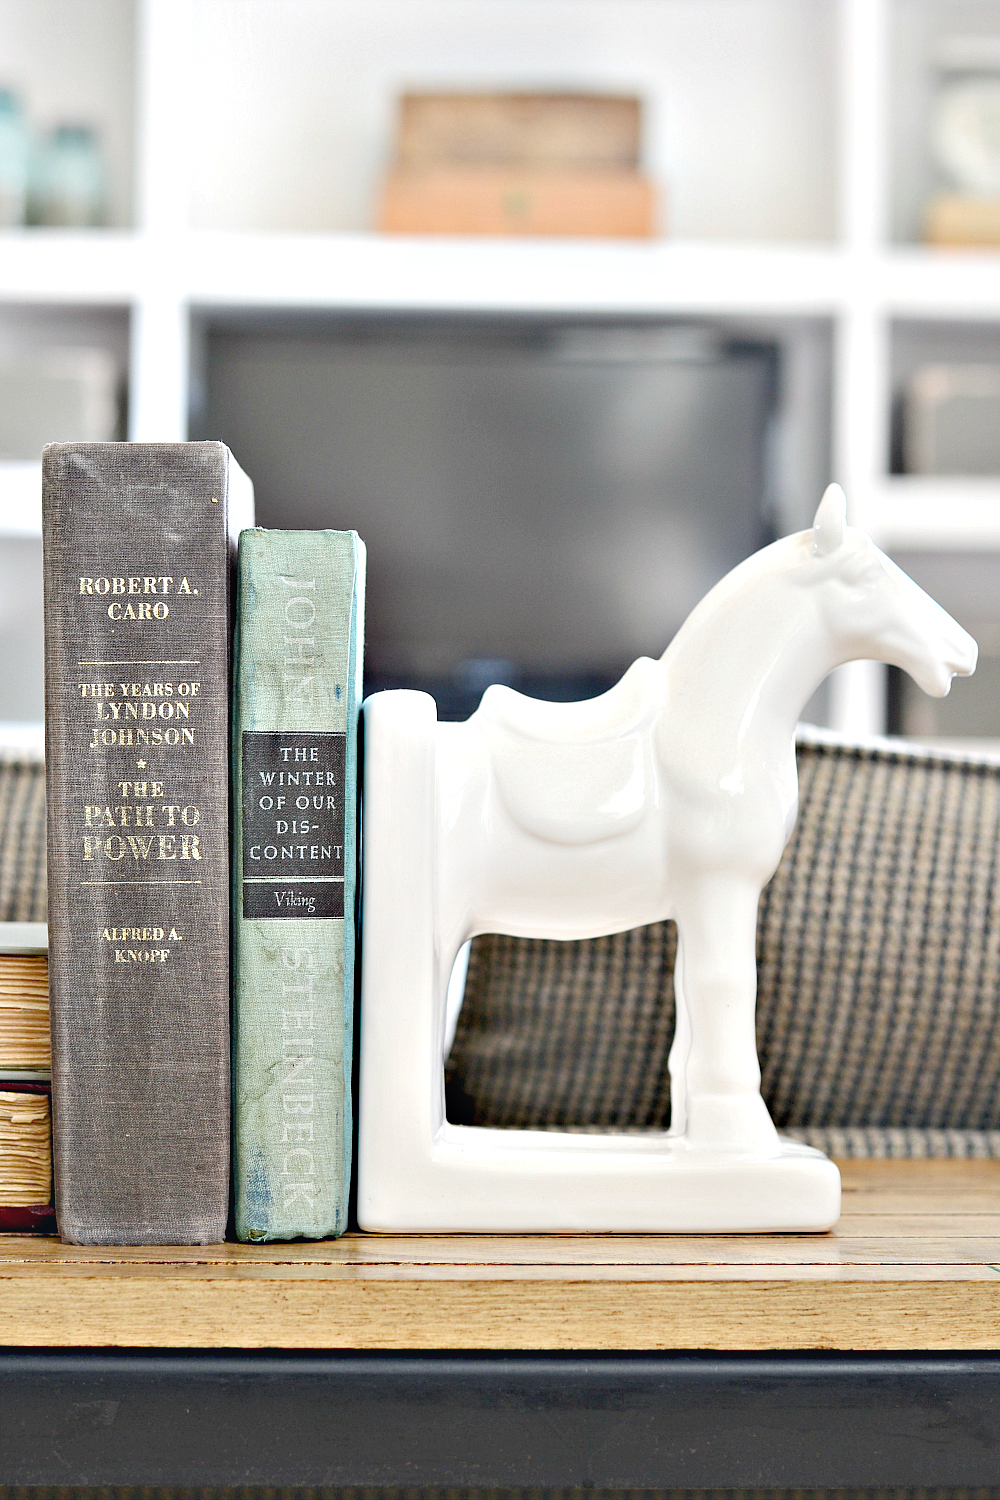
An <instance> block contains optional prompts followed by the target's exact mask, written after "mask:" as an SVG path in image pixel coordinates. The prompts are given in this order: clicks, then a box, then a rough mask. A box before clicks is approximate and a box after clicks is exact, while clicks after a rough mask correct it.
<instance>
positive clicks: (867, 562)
mask: <svg viewBox="0 0 1000 1500" xmlns="http://www.w3.org/2000/svg"><path fill="white" fill-rule="evenodd" d="M808 567H809V569H810V570H811V571H812V574H813V577H814V578H816V579H817V580H818V581H821V583H822V587H821V589H820V600H821V608H822V611H823V615H824V618H825V622H826V625H827V628H828V630H829V631H830V633H831V635H832V636H833V637H834V639H835V643H836V649H837V651H838V654H839V657H840V660H841V661H851V660H854V659H856V658H864V657H869V658H873V659H874V660H877V661H885V662H889V663H891V664H892V665H893V666H896V667H901V668H902V669H903V670H904V671H905V672H908V673H909V674H910V676H911V677H912V678H913V679H914V681H915V682H916V683H918V685H919V686H920V687H922V688H923V690H924V692H925V693H929V694H930V695H931V696H932V697H934V698H943V697H945V695H946V694H947V693H948V691H949V689H950V687H951V680H952V678H953V677H968V676H969V675H970V674H971V673H972V672H974V671H975V669H976V658H977V656H978V653H979V648H978V646H977V645H976V642H975V641H974V640H973V638H972V636H971V635H969V633H968V631H966V630H963V629H962V627H961V625H959V624H958V622H957V621H956V620H953V619H952V617H951V615H950V614H948V612H947V610H944V609H942V608H941V606H940V604H937V603H936V602H935V601H934V600H933V599H932V598H931V597H930V595H929V594H925V593H924V591H923V589H922V588H920V586H919V585H918V584H916V583H914V582H913V579H912V578H909V577H908V576H907V575H906V574H905V573H904V572H903V570H902V568H899V567H897V566H896V564H895V563H894V562H893V561H892V560H891V558H888V557H886V555H885V553H884V552H881V551H880V550H879V548H878V547H876V545H875V543H874V542H873V541H872V539H871V537H869V536H867V535H866V534H865V532H863V531H859V530H858V529H857V528H856V527H854V526H848V525H847V501H846V499H845V497H844V492H843V490H842V489H841V488H840V486H839V485H838V484H831V485H830V486H829V487H828V488H827V490H826V493H825V494H824V496H823V499H822V500H821V502H820V506H819V509H818V510H817V512H816V518H815V520H814V522H813V530H812V548H811V556H810V559H809V564H808Z"/></svg>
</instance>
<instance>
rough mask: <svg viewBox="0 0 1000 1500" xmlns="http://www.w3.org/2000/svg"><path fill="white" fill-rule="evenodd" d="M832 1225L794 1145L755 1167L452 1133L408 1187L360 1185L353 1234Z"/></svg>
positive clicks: (385, 1178)
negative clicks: (365, 1189) (358, 1227)
mask: <svg viewBox="0 0 1000 1500" xmlns="http://www.w3.org/2000/svg"><path fill="white" fill-rule="evenodd" d="M412 1165H415V1164H413V1163H411V1166H412ZM373 1187H374V1189H375V1190H374V1191H372V1190H371V1189H372V1188H373ZM839 1215H840V1173H839V1171H838V1170H837V1167H836V1166H835V1165H834V1163H833V1162H831V1161H829V1160H828V1159H827V1157H825V1156H824V1155H823V1154H822V1153H821V1152H819V1151H814V1150H812V1149H811V1148H809V1147H808V1146H802V1145H799V1144H798V1142H795V1141H781V1142H780V1145H779V1148H778V1151H777V1152H776V1153H775V1154H774V1155H771V1156H765V1155H763V1154H756V1153H750V1152H746V1153H741V1152H733V1151H722V1150H717V1149H709V1148H704V1147H702V1148H699V1147H693V1146H689V1145H688V1144H687V1143H686V1142H685V1141H684V1140H683V1139H682V1138H679V1137H670V1136H665V1135H662V1134H660V1133H655V1134H653V1133H650V1134H648V1135H629V1136H613V1135H601V1136H594V1135H562V1134H558V1133H556V1132H552V1131H508V1130H482V1129H476V1128H470V1127H467V1126H457V1125H445V1126H444V1127H443V1129H442V1130H441V1132H440V1133H439V1135H438V1136H437V1138H436V1140H435V1143H434V1145H433V1146H432V1148H431V1151H430V1153H429V1155H428V1157H427V1158H426V1159H425V1161H424V1162H423V1163H422V1166H421V1167H419V1168H418V1169H417V1172H416V1173H415V1174H414V1175H411V1176H410V1177H409V1179H408V1180H404V1179H403V1178H402V1177H399V1176H396V1177H394V1179H393V1178H390V1177H389V1174H383V1175H382V1180H381V1181H380V1182H379V1183H378V1185H377V1187H375V1184H373V1183H372V1182H371V1179H369V1191H368V1192H367V1193H365V1194H364V1195H363V1198H362V1201H360V1202H359V1205H358V1217H359V1220H360V1223H361V1227H362V1228H363V1229H367V1230H376V1231H383V1232H395V1233H414V1234H416V1233H456V1232H458V1233H461V1232H465V1233H479V1234H491V1233H497V1234H500V1233H504V1234H510V1233H523V1234H532V1233H550V1234H559V1233H563V1234H573V1233H592V1234H593V1233H602V1232H604V1233H607V1232H616V1233H620V1234H754V1233H765V1232H772V1233H785V1234H796V1233H811V1232H823V1231H825V1230H828V1229H831V1228H832V1227H833V1225H834V1224H835V1223H836V1221H837V1219H838V1217H839Z"/></svg>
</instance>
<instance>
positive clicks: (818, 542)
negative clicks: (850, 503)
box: [812, 484, 847, 556]
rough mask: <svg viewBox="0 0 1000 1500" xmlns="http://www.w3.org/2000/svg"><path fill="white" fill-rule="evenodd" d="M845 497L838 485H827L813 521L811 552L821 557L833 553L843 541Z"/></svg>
mask: <svg viewBox="0 0 1000 1500" xmlns="http://www.w3.org/2000/svg"><path fill="white" fill-rule="evenodd" d="M846 524H847V496H846V495H845V494H844V492H843V490H842V489H841V488H840V485H839V484H828V485H827V487H826V490H825V491H824V493H823V498H822V500H821V501H820V502H819V509H818V510H817V512H816V518H815V520H814V521H813V548H812V549H813V552H815V553H817V554H818V555H819V556H823V555H824V554H826V553H829V552H835V551H836V550H837V548H838V547H839V546H840V544H841V542H842V541H843V540H844V527H845V526H846Z"/></svg>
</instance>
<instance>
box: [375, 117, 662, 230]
mask: <svg viewBox="0 0 1000 1500" xmlns="http://www.w3.org/2000/svg"><path fill="white" fill-rule="evenodd" d="M641 112H642V111H641V104H640V101H639V100H638V99H637V98H634V97H631V96H617V95H608V94H535V93H532V94H527V93H520V94H491V93H485V94H477V93H466V94H416V93H413V94H405V95H404V96H403V98H402V100H401V102H400V110H399V125H398V130H397V136H396V152H395V160H394V163H393V165H392V168H391V170H390V171H389V173H388V176H387V177H386V180H385V184H384V186H383V190H382V198H381V204H380V207H379V216H378V225H379V228H380V229H383V230H387V231H392V232H395V233H409V234H492V235H508V234H516V235H596V236H606V237H615V238H618V237H624V238H633V239H634V238H642V237H645V236H647V235H651V234H653V233H654V232H655V207H656V205H655V195H654V193H653V188H652V184H651V183H650V182H649V180H648V179H647V178H646V177H644V176H643V174H642V173H641V172H640V171H639V150H640V136H641Z"/></svg>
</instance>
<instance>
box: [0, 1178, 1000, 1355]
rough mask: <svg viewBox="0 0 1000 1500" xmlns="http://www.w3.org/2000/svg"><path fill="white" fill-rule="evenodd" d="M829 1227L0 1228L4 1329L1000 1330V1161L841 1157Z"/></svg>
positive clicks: (857, 1335)
mask: <svg viewBox="0 0 1000 1500" xmlns="http://www.w3.org/2000/svg"><path fill="white" fill-rule="evenodd" d="M840 1165H841V1171H842V1173H843V1179H844V1208H843V1214H842V1217H841V1220H840V1223H839V1225H838V1226H837V1229H836V1230H835V1231H834V1232H833V1233H831V1234H819V1235H806V1234H802V1235H701V1236H694V1235H627V1236H626V1235H519V1236H512V1235H490V1236H479V1235H428V1236H396V1235H359V1234H354V1235H345V1236H344V1238H343V1239H340V1240H327V1241H323V1242H321V1243H309V1242H301V1241H300V1242H297V1243H295V1244H290V1245H262V1246H251V1245H235V1244H225V1245H213V1246H197V1247H193V1248H188V1247H185V1248H179V1247H175V1246H167V1247H163V1248H142V1249H135V1248H127V1249H107V1248H103V1247H102V1248H96V1249H95V1248H88V1247H81V1246H74V1245H63V1244H61V1243H60V1242H59V1241H58V1240H56V1239H49V1238H40V1237H34V1236H13V1235H9V1236H8V1235H5V1236H2V1237H0V1345H6V1346H24V1345H49V1346H56V1345H63V1346H66V1345H70V1346H72V1345H86V1346H101V1345H117V1346H124V1347H139V1346H150V1347H158V1348H248V1349H252V1348H283V1349H397V1350H404V1349H412V1350H420V1349H538V1350H542V1349H593V1350H622V1351H624V1350H631V1351H642V1350H670V1349H674V1350H683V1349H707V1350H725V1349H730V1350H765V1349H767V1350H779V1351H780V1350H801V1349H853V1350H892V1349H896V1350H904V1349H909V1350H931V1349H937V1350H956V1351H958V1350H977V1349H979V1350H981V1349H998V1348H1000V1162H969V1161H960V1162H916V1161H914V1162H843V1163H841V1164H840Z"/></svg>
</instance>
